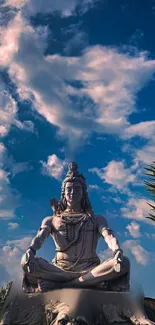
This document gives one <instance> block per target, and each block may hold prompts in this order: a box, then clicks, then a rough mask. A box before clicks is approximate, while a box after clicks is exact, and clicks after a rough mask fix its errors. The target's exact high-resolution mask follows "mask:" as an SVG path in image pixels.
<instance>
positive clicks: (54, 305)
mask: <svg viewBox="0 0 155 325" xmlns="http://www.w3.org/2000/svg"><path fill="white" fill-rule="evenodd" d="M17 324H18V325H105V324H137V325H138V324H140V325H142V324H149V325H151V324H153V322H151V321H150V320H148V318H147V317H146V314H145V312H144V310H143V308H142V306H140V304H139V303H138V301H137V300H136V299H135V298H134V297H133V296H131V294H129V293H119V292H102V291H97V290H89V289H60V290H55V291H50V292H47V293H39V294H35V295H34V294H33V295H31V294H24V293H23V292H22V290H21V289H19V287H18V289H17V287H16V286H15V285H13V286H12V288H11V290H10V292H9V294H8V296H7V298H6V301H5V309H4V310H3V315H1V322H0V325H17ZM154 324H155V323H154Z"/></svg>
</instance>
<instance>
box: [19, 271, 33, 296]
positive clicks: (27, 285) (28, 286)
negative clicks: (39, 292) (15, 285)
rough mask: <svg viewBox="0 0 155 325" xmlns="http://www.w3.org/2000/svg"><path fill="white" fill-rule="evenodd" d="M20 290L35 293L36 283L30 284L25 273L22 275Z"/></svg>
mask: <svg viewBox="0 0 155 325" xmlns="http://www.w3.org/2000/svg"><path fill="white" fill-rule="evenodd" d="M22 290H23V292H24V293H35V292H36V285H32V284H31V283H30V282H29V280H28V278H27V276H26V274H24V276H23V282H22Z"/></svg>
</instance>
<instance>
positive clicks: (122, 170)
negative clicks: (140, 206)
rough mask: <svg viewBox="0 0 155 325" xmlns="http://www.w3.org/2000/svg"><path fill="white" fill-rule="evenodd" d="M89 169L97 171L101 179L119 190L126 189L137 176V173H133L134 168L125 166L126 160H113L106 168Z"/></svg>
mask: <svg viewBox="0 0 155 325" xmlns="http://www.w3.org/2000/svg"><path fill="white" fill-rule="evenodd" d="M89 171H90V172H92V173H95V174H96V175H97V176H98V177H99V178H100V179H101V180H103V181H104V182H106V183H107V184H110V185H113V186H114V187H116V188H117V189H118V190H124V188H127V185H128V184H129V183H133V182H134V180H135V178H136V175H135V174H133V173H132V169H131V168H126V167H125V163H124V161H115V160H112V161H110V162H109V163H108V165H107V166H106V167H104V168H91V169H89Z"/></svg>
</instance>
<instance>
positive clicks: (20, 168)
mask: <svg viewBox="0 0 155 325" xmlns="http://www.w3.org/2000/svg"><path fill="white" fill-rule="evenodd" d="M31 169H32V166H30V164H29V163H28V162H25V161H24V162H19V163H14V164H13V166H12V168H11V174H12V176H13V177H14V176H15V175H17V174H19V173H22V172H24V171H29V170H31Z"/></svg>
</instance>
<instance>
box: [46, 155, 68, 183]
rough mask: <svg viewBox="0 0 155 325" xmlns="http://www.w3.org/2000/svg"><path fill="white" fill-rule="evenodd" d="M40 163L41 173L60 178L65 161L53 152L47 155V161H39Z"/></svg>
mask: <svg viewBox="0 0 155 325" xmlns="http://www.w3.org/2000/svg"><path fill="white" fill-rule="evenodd" d="M41 164H42V173H43V174H44V175H48V176H51V177H54V178H55V179H57V180H60V179H61V177H62V175H63V172H64V169H65V167H66V166H67V162H66V161H65V160H64V161H63V160H61V159H60V158H58V157H57V156H56V155H55V154H53V155H51V156H48V159H47V163H46V162H43V161H41Z"/></svg>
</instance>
